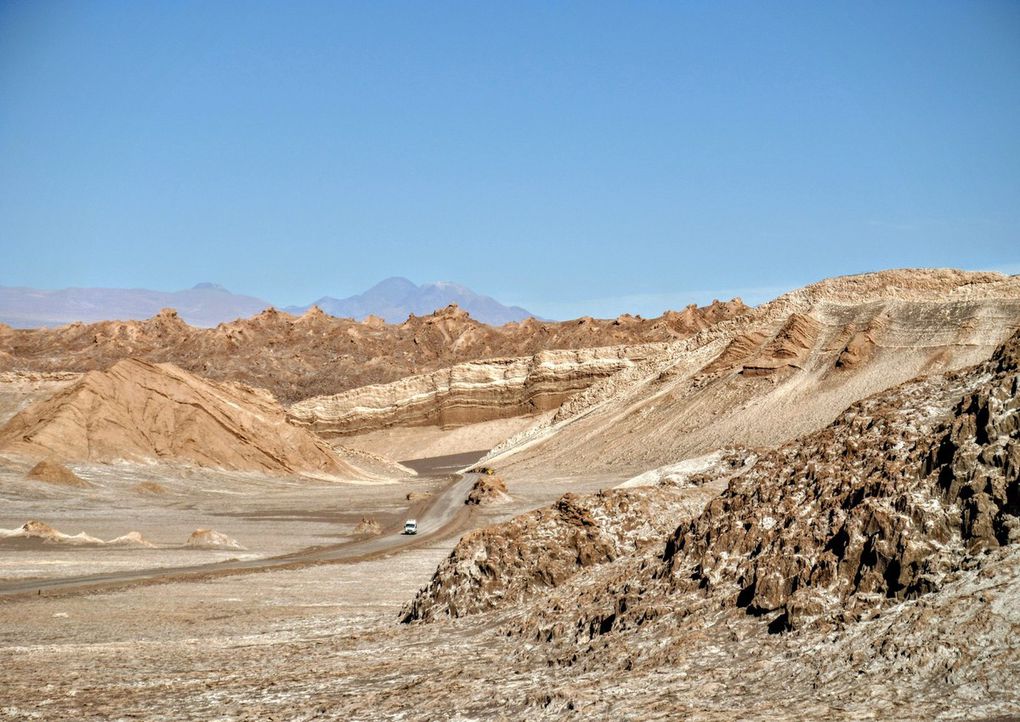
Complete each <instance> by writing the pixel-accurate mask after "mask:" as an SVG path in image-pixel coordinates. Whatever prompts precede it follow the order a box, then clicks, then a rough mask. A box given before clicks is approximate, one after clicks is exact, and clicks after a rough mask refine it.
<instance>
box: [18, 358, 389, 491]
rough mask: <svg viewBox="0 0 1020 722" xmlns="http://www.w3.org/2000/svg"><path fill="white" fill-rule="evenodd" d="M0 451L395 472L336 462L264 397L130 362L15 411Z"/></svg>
mask: <svg viewBox="0 0 1020 722" xmlns="http://www.w3.org/2000/svg"><path fill="white" fill-rule="evenodd" d="M0 451H2V452H3V453H5V454H9V455H15V456H22V457H29V458H36V457H39V458H58V459H61V460H68V461H90V462H100V463H108V462H114V461H119V460H127V461H135V462H148V461H152V460H158V461H175V462H179V461H184V462H190V463H193V464H196V465H199V466H206V467H214V468H220V469H232V470H243V471H265V472H283V473H299V474H309V475H318V476H328V477H338V478H347V479H363V478H377V477H378V476H379V475H380V474H382V473H390V474H391V475H399V474H400V473H401V469H400V467H398V466H396V465H395V464H394V465H389V466H387V465H385V464H383V463H382V462H372V463H371V464H363V463H360V462H365V461H369V458H368V457H367V456H364V455H359V456H358V461H354V460H353V459H351V458H342V457H341V456H339V455H338V454H337V453H336V452H335V451H334V450H333V449H331V448H330V447H329V446H327V445H326V444H325V443H324V442H322V441H321V440H319V439H318V438H317V437H316V436H314V435H313V434H311V433H309V432H308V431H306V430H304V429H301V428H297V427H295V426H293V425H291V424H290V423H288V422H287V419H286V415H285V413H284V411H283V409H282V408H281V407H280V406H279V404H277V403H276V400H275V399H274V398H273V397H272V396H271V395H270V394H268V393H267V392H265V391H262V390H258V389H254V388H251V387H248V386H244V385H242V384H236V383H216V382H211V381H207V380H205V379H201V378H198V377H196V376H194V375H192V374H189V373H187V372H185V371H183V370H181V369H179V368H177V367H176V366H173V365H171V364H150V363H147V362H144V361H138V360H135V359H127V360H124V361H120V362H118V363H116V364H114V365H113V367H111V368H110V369H109V370H107V371H103V372H99V371H92V372H89V373H87V374H85V375H84V376H83V377H81V378H80V379H78V380H77V381H75V382H73V383H71V384H70V385H69V386H67V387H66V388H65V389H64V390H62V391H60V392H58V393H57V394H56V395H54V396H53V397H51V398H49V399H46V400H43V401H38V402H36V403H34V404H32V405H30V406H29V407H28V408H26V409H24V410H22V411H21V412H19V413H18V414H16V415H15V416H14V417H13V418H12V419H11V420H10V421H8V422H7V424H6V425H5V426H3V428H0ZM373 465H374V466H376V467H377V468H376V469H374V470H373V469H372V468H370V467H371V466H373ZM384 466H385V467H386V468H382V467H384Z"/></svg>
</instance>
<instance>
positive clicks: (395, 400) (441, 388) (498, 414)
mask: <svg viewBox="0 0 1020 722" xmlns="http://www.w3.org/2000/svg"><path fill="white" fill-rule="evenodd" d="M662 350H663V347H662V345H660V344H647V345H643V346H614V347H609V348H592V349H581V350H571V351H543V352H541V353H539V354H536V355H535V356H531V357H527V358H511V359H491V360H488V361H477V362H471V363H465V364H459V365H457V366H453V367H451V368H448V369H443V370H441V371H435V372H432V373H429V374H423V375H420V376H411V377H408V378H406V379H401V380H400V381H395V382H393V383H391V384H383V385H377V386H365V387H362V388H359V389H354V390H352V391H347V392H345V393H342V394H336V395H333V396H325V397H317V398H312V399H306V400H305V401H301V402H299V403H297V404H294V405H293V406H291V407H290V409H289V413H290V416H291V418H292V419H293V420H294V421H296V422H297V423H300V424H302V425H306V426H310V427H311V428H312V429H313V430H315V431H316V432H317V433H319V434H321V435H324V436H339V435H346V434H354V433H359V432H364V431H372V430H374V429H380V428H386V427H389V426H422V425H437V426H443V427H452V426H460V425H464V424H472V423H478V422H481V421H490V420H492V419H502V418H510V417H513V416H523V415H527V414H534V413H538V412H541V411H548V410H551V409H556V408H558V407H559V406H560V404H562V403H563V401H564V400H566V399H568V398H570V397H571V396H572V395H573V394H575V393H577V392H578V391H581V390H583V389H585V388H587V387H588V386H590V385H591V384H593V383H595V382H596V381H598V380H600V379H604V378H606V377H608V376H612V375H613V374H615V373H617V372H618V371H620V370H622V369H625V368H627V367H629V366H632V365H634V364H635V363H638V362H640V361H643V360H644V359H646V358H648V357H649V356H653V355H656V354H660V353H662Z"/></svg>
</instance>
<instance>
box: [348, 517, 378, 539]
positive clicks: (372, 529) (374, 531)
mask: <svg viewBox="0 0 1020 722" xmlns="http://www.w3.org/2000/svg"><path fill="white" fill-rule="evenodd" d="M354 533H355V534H362V535H365V536H379V535H380V534H382V525H381V524H380V523H379V522H378V521H376V520H375V519H372V518H371V517H367V516H363V517H361V521H359V522H358V524H357V526H355V527H354Z"/></svg>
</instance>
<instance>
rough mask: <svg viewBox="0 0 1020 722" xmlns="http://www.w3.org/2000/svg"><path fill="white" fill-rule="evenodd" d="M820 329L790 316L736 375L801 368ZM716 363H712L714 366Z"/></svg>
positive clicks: (796, 315) (808, 320)
mask: <svg viewBox="0 0 1020 722" xmlns="http://www.w3.org/2000/svg"><path fill="white" fill-rule="evenodd" d="M820 325H821V324H819V322H818V321H816V320H814V319H813V318H810V317H808V316H805V315H803V314H800V313H794V314H792V315H791V316H790V318H789V319H787V321H786V323H785V324H783V327H782V328H781V329H779V333H777V334H776V335H775V337H773V338H772V339H771V340H770V341H769V342H768V343H766V344H765V346H764V347H763V348H762V349H761V351H760V352H759V353H758V354H757V355H756V356H755V357H754V358H752V359H750V360H748V361H747V362H746V363H744V364H743V368H742V369H741V371H740V373H742V374H743V375H744V376H768V375H769V374H772V373H775V372H777V371H780V370H782V369H786V368H793V369H799V368H802V367H803V364H804V361H805V359H807V357H808V355H809V354H810V353H811V351H812V349H814V346H815V341H816V340H817V339H818V333H819V330H820ZM727 350H730V349H729V348H728V349H727ZM724 353H725V352H724ZM718 361H719V359H716V363H718Z"/></svg>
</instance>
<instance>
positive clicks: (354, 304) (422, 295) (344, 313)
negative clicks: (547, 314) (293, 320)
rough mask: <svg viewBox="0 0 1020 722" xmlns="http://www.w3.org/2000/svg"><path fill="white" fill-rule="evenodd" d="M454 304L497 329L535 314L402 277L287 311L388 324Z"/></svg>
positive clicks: (452, 287) (442, 285)
mask: <svg viewBox="0 0 1020 722" xmlns="http://www.w3.org/2000/svg"><path fill="white" fill-rule="evenodd" d="M451 303H455V304H457V305H458V306H460V307H461V308H462V309H464V310H465V311H467V312H468V313H469V314H471V317H472V318H474V319H476V320H478V321H481V322H482V323H487V324H490V325H494V326H502V325H503V324H504V323H509V322H510V321H523V320H524V319H526V318H528V317H529V316H533V315H534V314H532V313H529V312H528V311H526V310H525V309H523V308H521V307H520V306H504V305H503V304H502V303H500V302H499V301H497V300H496V299H494V298H491V297H489V296H483V295H482V294H480V293H475V292H474V291H472V290H471V289H470V288H467V287H465V286H460V285H457V284H456V283H449V282H447V281H438V282H436V283H423V284H422V285H420V286H419V285H417V284H415V283H414V282H412V281H409V280H407V279H406V278H400V277H394V278H387V279H386V280H385V281H381V282H379V283H377V284H375V285H374V286H372V287H371V288H370V289H368V290H367V291H365V292H364V293H361V294H358V295H356V296H348V297H347V298H332V297H330V296H323V297H322V298H320V299H319V300H318V301H316V302H315V303H314V304H309V305H308V306H289V307H287V308H285V309H284V310H285V311H287V312H288V313H304V312H305V311H307V310H308V309H309V308H310V307H311V306H313V305H314V306H318V307H319V308H321V309H322V310H323V311H325V312H326V313H328V314H329V315H331V316H341V317H350V318H356V319H362V318H364V317H365V316H368V315H373V316H379V317H380V318H382V319H383V320H384V321H386V322H387V323H401V322H403V321H404V320H406V319H407V316H408V314H412V313H413V314H414V315H415V316H424V315H427V314H430V313H432V312H433V311H435V310H436V309H437V308H445V307H446V306H449V305H450V304H451Z"/></svg>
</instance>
